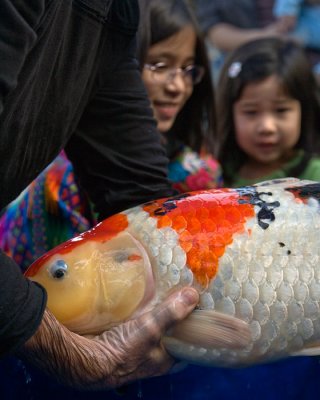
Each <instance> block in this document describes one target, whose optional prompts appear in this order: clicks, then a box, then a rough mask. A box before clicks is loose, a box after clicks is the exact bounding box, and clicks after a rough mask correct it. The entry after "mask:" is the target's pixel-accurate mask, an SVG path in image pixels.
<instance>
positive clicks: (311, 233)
mask: <svg viewBox="0 0 320 400" xmlns="http://www.w3.org/2000/svg"><path fill="white" fill-rule="evenodd" d="M259 189H260V188H257V191H259ZM271 191H272V194H270V192H271ZM268 193H269V194H264V195H261V196H260V197H261V200H264V201H266V202H267V203H273V202H275V201H278V200H279V198H281V207H276V208H274V209H273V213H274V216H275V219H274V221H273V222H272V223H270V224H269V226H268V228H267V229H261V227H260V226H259V225H257V224H256V215H257V214H258V212H259V211H260V208H259V206H258V205H256V206H254V207H253V211H252V212H251V211H250V205H248V206H247V207H245V208H243V213H242V207H239V206H238V208H237V209H235V208H234V209H232V208H231V206H230V205H227V206H226V207H225V209H224V207H223V204H222V205H221V206H220V207H219V209H218V211H217V213H216V214H217V215H218V219H217V218H215V217H214V216H215V214H214V208H215V207H216V204H217V201H215V202H214V204H213V205H212V208H211V207H210V206H208V204H207V203H206V201H200V202H199V200H198V199H197V200H196V203H195V204H194V205H193V204H192V200H190V199H186V200H185V201H186V202H187V204H186V205H185V206H184V207H181V208H185V209H186V210H187V214H186V215H185V216H184V220H185V223H183V224H180V225H179V228H178V229H175V228H176V226H177V225H178V224H175V218H176V216H175V215H173V216H172V217H170V214H169V213H168V214H166V215H164V216H159V217H157V218H158V229H159V230H160V231H162V230H164V229H166V231H167V232H172V238H173V239H172V241H171V247H172V248H176V249H179V251H180V252H183V251H185V252H186V259H187V264H186V266H185V267H184V268H188V269H191V270H192V272H193V281H192V282H191V281H190V282H189V284H190V285H191V284H193V285H194V286H195V287H197V288H199V282H198V281H197V280H196V278H197V277H198V278H199V280H200V284H203V283H205V282H204V281H203V279H202V276H203V273H201V272H199V271H201V267H202V266H204V270H205V271H208V269H209V272H207V276H209V280H211V279H212V278H213V277H215V279H213V280H212V281H211V283H210V284H209V285H208V287H207V289H206V291H205V292H204V293H203V294H201V296H200V307H201V308H207V309H214V310H217V311H219V312H222V313H226V314H229V315H232V316H236V317H238V318H240V319H243V320H245V321H246V322H248V323H249V324H250V327H251V331H252V335H253V337H254V343H253V344H251V345H250V346H249V347H248V348H247V349H245V350H242V351H238V352H237V353H236V354H235V353H234V351H228V350H226V349H222V350H221V351H217V350H214V351H210V350H208V349H200V348H196V347H195V346H192V345H191V346H190V347H189V348H188V349H187V348H186V347H187V346H186V344H185V343H182V344H180V346H179V343H177V342H175V343H174V346H172V348H170V351H171V352H172V353H173V354H174V355H175V356H177V357H180V358H186V357H187V358H190V360H193V361H195V360H196V361H197V362H199V363H209V364H212V363H216V364H217V365H226V366H230V365H233V364H235V365H238V364H242V363H243V364H246V363H248V361H249V360H250V362H252V358H256V359H260V358H264V359H265V357H264V356H265V354H266V353H267V352H268V355H267V358H268V359H272V358H274V357H275V356H277V357H279V356H281V355H282V353H283V354H285V353H287V354H288V353H290V352H293V351H296V350H297V349H298V348H300V347H302V346H303V344H304V342H305V341H306V340H310V341H311V340H313V339H314V340H315V341H316V340H318V339H319V338H320V331H319V330H318V331H316V330H315V329H314V324H315V323H316V324H319V323H320V319H319V318H320V313H319V302H320V280H319V270H317V271H315V267H316V266H317V265H319V263H318V257H319V255H318V254H315V253H316V252H317V253H318V252H319V249H320V235H318V232H319V228H320V217H319V205H318V203H313V204H309V205H308V206H307V207H306V204H305V203H304V202H302V201H297V198H296V197H295V195H294V194H293V193H291V192H290V191H287V192H285V191H284V190H283V187H282V185H280V187H279V188H277V187H272V188H270V189H269V192H268ZM228 201H230V199H228ZM222 202H223V201H222ZM218 203H219V202H218ZM210 205H211V204H210ZM157 206H159V204H157ZM152 207H153V208H154V207H155V205H154V204H153V205H152ZM196 207H198V208H199V210H200V211H199V212H198V213H196V212H194V208H196ZM148 209H149V211H148V212H149V214H151V215H152V213H153V211H151V210H150V208H148V207H144V210H148ZM212 209H213V210H212ZM141 210H142V207H136V208H134V209H133V210H130V211H128V212H127V217H128V221H129V226H128V229H129V231H131V232H132V234H135V226H136V218H138V219H140V217H139V214H140V212H143V211H141ZM180 212H181V213H182V210H180V208H179V213H176V214H178V215H179V214H180ZM228 213H230V215H228ZM208 215H211V217H210V218H211V219H213V221H214V222H212V220H210V221H209V222H212V223H211V224H209V223H208V222H207V219H208ZM227 216H228V218H227V219H226V217H227ZM150 218H155V216H154V215H152V216H150V217H149V218H148V219H150ZM148 219H147V221H148ZM246 219H247V220H246ZM225 220H227V222H229V221H231V222H233V225H232V229H231V226H230V225H228V224H226V223H224V222H225ZM245 220H246V221H245ZM219 221H220V226H219ZM244 221H245V223H244ZM231 222H230V223H231ZM243 223H244V226H243V229H242V227H241V224H243ZM213 224H214V225H215V226H214V228H215V229H214V233H215V232H216V235H212V232H213ZM159 226H160V228H159ZM163 226H165V228H163ZM207 226H208V228H207ZM283 227H285V229H283ZM291 229H292V231H291ZM141 231H143V232H145V230H144V228H143V224H142V227H141V230H140V229H138V232H141ZM239 231H240V232H239ZM184 233H185V234H184ZM288 233H289V234H288ZM197 234H198V237H197V236H196V235H197ZM200 235H201V236H200ZM218 235H219V237H218V239H219V240H220V241H221V242H222V243H220V244H221V247H223V255H221V256H220V258H219V256H217V257H214V256H212V257H211V258H210V254H209V251H208V247H209V248H210V241H211V240H212V241H213V242H214V240H215V238H216V237H217V236H218ZM199 236H200V237H199ZM181 237H182V239H181ZM231 237H232V240H231V239H230V238H231ZM303 237H304V239H305V240H302V239H303ZM137 238H138V239H140V240H141V242H142V244H143V245H145V247H146V248H147V247H148V245H152V239H151V238H150V237H148V239H147V240H145V238H144V237H143V236H141V235H140V233H138V234H137ZM191 238H192V239H191ZM162 240H163V241H162V242H159V249H160V250H159V252H161V248H163V246H165V245H166V239H165V236H164V235H163V238H162ZM248 240H250V242H251V243H253V244H254V246H249V248H248V246H247V242H248ZM310 240H311V241H312V250H310V248H306V247H305V243H306V242H309V241H310ZM186 243H188V244H190V246H188V245H187V244H186ZM215 244H216V243H215V242H214V245H213V251H214V252H215V253H219V251H220V250H221V249H220V247H218V250H217V247H216V246H215ZM204 254H205V255H207V256H206V257H205V261H207V262H208V268H207V269H206V265H207V264H206V263H204V262H202V263H201V264H200V261H199V260H200V259H201V258H202V259H203V257H204ZM295 258H297V259H298V262H294V259H295ZM195 259H197V260H198V263H197V262H196V260H195ZM153 261H154V262H155V264H156V265H157V263H159V262H160V264H161V263H163V259H161V257H160V258H159V259H157V257H155V258H154V260H153ZM215 263H217V265H216V267H215V266H214V265H215ZM212 264H213V266H212ZM302 264H303V268H301V265H302ZM170 265H176V261H175V258H174V257H173V258H172V259H171V258H170V257H168V259H167V260H166V262H165V266H166V271H167V272H166V274H163V273H161V272H160V275H161V279H159V280H158V279H156V281H158V282H159V283H160V285H161V287H160V288H159V289H160V290H161V289H162V287H163V285H164V283H163V282H165V286H166V287H167V288H172V287H174V286H176V285H179V284H180V285H181V286H182V285H183V284H185V282H181V281H180V279H181V276H182V274H181V272H182V271H183V268H182V270H181V272H180V274H179V269H175V272H174V273H170ZM162 269H163V266H159V271H162ZM155 271H157V270H155ZM197 274H198V275H197ZM315 274H316V275H317V276H316V277H315V276H314V275H315ZM159 278H160V277H159ZM301 285H303V290H302V291H303V293H304V298H302V299H301V298H300V299H299V297H301ZM200 290H203V289H200ZM299 293H300V296H299ZM296 296H297V297H296ZM302 301H303V302H304V303H305V304H303V303H302ZM294 310H295V311H294ZM312 310H313V311H312ZM289 320H291V323H292V325H293V326H292V327H291V328H290V331H289V333H288V334H287V322H289ZM292 330H294V332H295V335H292V334H291V332H292ZM279 335H281V337H279ZM279 352H280V354H279Z"/></svg>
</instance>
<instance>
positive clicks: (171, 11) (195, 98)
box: [137, 0, 215, 153]
mask: <svg viewBox="0 0 320 400" xmlns="http://www.w3.org/2000/svg"><path fill="white" fill-rule="evenodd" d="M139 5H140V24H139V30H138V52H137V55H138V60H139V62H140V67H141V69H142V68H143V65H144V63H145V61H146V57H147V54H148V50H149V48H150V47H151V46H152V45H154V44H156V43H158V42H161V41H162V40H165V39H167V38H169V37H170V36H172V35H174V34H175V33H177V32H179V31H180V30H181V29H183V28H184V27H185V26H186V25H192V26H193V27H194V30H195V32H196V38H197V39H196V50H195V63H196V64H198V65H201V66H203V67H204V68H205V74H204V77H203V79H202V81H201V82H200V83H198V84H197V85H195V86H194V90H193V93H192V95H191V96H190V98H189V99H188V101H187V102H186V104H185V105H184V107H183V109H182V110H181V111H180V113H179V114H178V116H177V118H176V121H175V122H174V124H173V127H172V128H171V129H170V133H169V135H168V137H170V136H171V135H174V137H175V138H177V139H179V140H180V141H182V142H183V143H185V144H187V145H188V146H190V147H191V148H192V149H193V150H195V151H199V150H200V149H201V147H202V146H205V148H206V150H207V151H209V152H211V153H213V151H214V147H215V143H214V134H215V125H214V124H215V117H214V94H213V85H212V81H211V76H210V67H209V61H208V56H207V51H206V47H205V43H204V39H203V37H202V34H201V33H200V29H199V28H198V24H197V21H196V18H195V16H194V13H193V10H192V9H191V8H190V6H189V5H188V4H187V3H186V1H184V0H161V1H160V0H139Z"/></svg>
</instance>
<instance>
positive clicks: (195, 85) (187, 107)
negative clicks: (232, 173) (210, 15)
mask: <svg viewBox="0 0 320 400" xmlns="http://www.w3.org/2000/svg"><path fill="white" fill-rule="evenodd" d="M139 4H140V16H141V22H140V25H139V30H138V59H139V62H140V67H141V71H142V78H143V81H144V83H145V86H146V89H147V92H148V95H149V99H150V101H151V106H152V109H153V112H154V116H155V118H156V120H157V123H158V130H159V131H160V133H161V136H162V140H163V143H164V145H165V146H166V149H167V154H168V156H169V159H170V164H169V178H170V179H171V180H172V181H173V183H174V187H175V188H176V189H178V190H179V191H182V192H183V191H190V190H197V189H206V188H213V187H217V186H221V184H222V181H221V171H220V167H219V165H218V163H217V161H216V160H215V159H214V158H213V154H214V149H215V147H216V146H215V137H214V134H215V117H214V94H213V89H212V82H211V78H210V70H209V66H208V65H209V64H208V58H207V52H206V48H205V45H204V41H203V38H202V36H201V34H200V31H199V29H198V25H197V22H196V20H195V17H194V14H193V12H192V10H191V9H190V7H188V5H187V2H186V1H183V0H163V1H157V0H140V1H139Z"/></svg>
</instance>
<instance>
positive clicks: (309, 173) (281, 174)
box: [232, 150, 320, 187]
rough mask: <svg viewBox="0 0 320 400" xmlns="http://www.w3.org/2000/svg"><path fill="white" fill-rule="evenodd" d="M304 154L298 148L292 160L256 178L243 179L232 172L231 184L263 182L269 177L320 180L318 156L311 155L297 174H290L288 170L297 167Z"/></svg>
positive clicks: (240, 184)
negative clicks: (270, 172)
mask: <svg viewBox="0 0 320 400" xmlns="http://www.w3.org/2000/svg"><path fill="white" fill-rule="evenodd" d="M304 154H305V153H304V151H303V150H300V151H299V152H298V153H297V155H296V157H294V158H293V159H292V160H290V161H289V162H288V163H286V164H285V165H284V166H283V167H282V168H281V169H278V170H276V171H274V172H273V173H272V174H269V175H266V176H262V177H260V178H258V179H245V178H241V177H240V176H239V175H238V173H234V175H233V182H232V186H233V187H241V186H250V185H253V184H254V183H257V182H263V181H268V180H270V179H280V178H286V177H294V178H299V179H308V180H311V181H320V157H311V158H310V159H309V160H308V161H307V163H306V166H305V167H304V168H303V170H302V171H301V172H300V173H299V174H298V175H297V176H292V173H291V174H290V171H292V169H293V168H295V167H297V166H298V165H299V164H300V163H302V161H303V158H304Z"/></svg>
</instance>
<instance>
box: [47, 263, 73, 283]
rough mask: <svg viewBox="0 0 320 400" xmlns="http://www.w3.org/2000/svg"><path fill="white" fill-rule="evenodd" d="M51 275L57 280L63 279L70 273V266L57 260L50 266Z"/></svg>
mask: <svg viewBox="0 0 320 400" xmlns="http://www.w3.org/2000/svg"><path fill="white" fill-rule="evenodd" d="M49 271H50V274H51V276H52V277H53V278H55V279H63V278H64V277H65V275H66V274H67V273H68V265H67V264H66V263H65V262H64V261H63V260H56V261H55V262H54V263H53V264H52V265H51V266H50V269H49Z"/></svg>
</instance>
